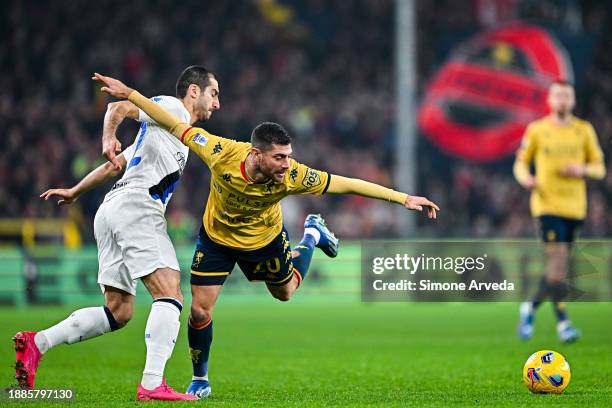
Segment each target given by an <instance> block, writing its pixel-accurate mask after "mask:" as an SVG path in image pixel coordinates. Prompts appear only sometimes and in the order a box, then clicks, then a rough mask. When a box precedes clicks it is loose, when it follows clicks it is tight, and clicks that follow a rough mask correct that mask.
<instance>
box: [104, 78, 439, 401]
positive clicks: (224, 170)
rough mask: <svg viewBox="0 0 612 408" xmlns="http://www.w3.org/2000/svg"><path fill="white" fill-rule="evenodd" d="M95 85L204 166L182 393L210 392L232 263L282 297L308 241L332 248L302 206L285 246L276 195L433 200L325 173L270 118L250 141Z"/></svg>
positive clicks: (307, 257) (300, 268) (124, 91)
mask: <svg viewBox="0 0 612 408" xmlns="http://www.w3.org/2000/svg"><path fill="white" fill-rule="evenodd" d="M94 79H96V80H99V81H101V82H103V84H104V86H103V87H102V91H104V92H107V93H109V94H111V95H113V96H115V97H117V98H120V99H127V98H129V100H130V101H132V102H133V103H134V104H136V105H137V106H138V107H139V108H141V109H142V110H143V111H145V112H146V113H147V114H148V115H149V116H150V117H151V118H153V119H154V120H155V121H156V122H157V123H159V124H160V126H163V127H165V128H166V129H168V130H170V132H171V133H172V134H173V135H174V136H176V138H178V139H180V141H181V142H182V143H184V144H185V145H186V146H188V147H189V148H190V149H191V150H193V151H194V152H195V153H196V154H197V155H198V156H199V157H200V158H201V159H202V160H203V161H204V162H205V163H206V164H207V165H208V167H209V168H210V169H211V173H212V175H211V188H210V194H209V196H208V202H207V204H206V209H205V212H204V216H203V220H202V221H203V224H202V227H201V228H200V239H199V242H198V244H197V246H196V251H195V254H194V257H193V262H192V271H191V290H192V294H193V299H192V304H191V314H190V316H189V327H188V337H189V346H190V349H191V355H192V363H193V370H194V371H193V378H192V383H191V385H190V386H189V388H188V389H187V393H190V394H194V395H196V396H198V397H199V398H204V397H207V396H209V395H210V392H211V388H210V384H209V381H208V359H209V353H210V347H211V344H212V327H213V326H212V312H213V307H214V305H215V302H216V300H217V297H218V296H219V292H220V290H221V287H222V285H223V283H224V282H225V279H226V278H227V276H228V275H229V274H230V273H231V272H232V270H233V268H234V266H235V264H236V263H238V265H239V266H240V269H241V270H242V272H243V273H244V274H245V276H246V277H247V279H249V280H251V281H263V282H265V283H266V286H267V288H268V290H269V292H270V293H271V294H272V296H273V297H275V298H276V299H279V300H281V301H287V300H289V299H290V298H291V296H292V295H293V294H294V292H295V291H296V289H297V288H298V287H299V286H300V284H301V283H302V280H303V279H305V278H306V276H307V273H308V269H309V266H310V261H311V259H312V254H313V252H314V248H315V247H318V248H320V249H321V250H323V252H324V253H325V254H326V255H327V256H329V257H332V258H333V257H335V256H336V255H337V253H338V239H337V238H336V237H335V236H334V235H333V234H332V233H331V232H330V231H329V229H328V228H327V226H326V225H325V222H324V221H323V219H322V218H321V216H320V215H315V214H310V215H308V217H306V220H305V222H304V235H303V238H302V240H301V242H300V243H299V245H298V246H297V247H296V248H295V250H294V251H291V248H290V246H289V237H288V235H287V231H286V230H285V228H284V226H283V221H282V213H281V207H280V201H281V200H282V199H283V198H284V197H286V196H288V195H295V194H317V195H320V194H324V193H326V192H328V193H335V194H356V195H361V196H365V197H371V198H377V199H381V200H386V201H389V202H394V203H397V204H400V205H403V206H405V207H406V208H407V209H410V210H417V211H423V210H424V209H426V210H427V214H428V216H429V218H436V211H437V210H439V209H438V207H437V206H436V205H435V204H434V203H432V202H431V201H429V200H428V199H426V198H424V197H414V196H412V197H411V196H408V195H407V194H405V193H402V192H398V191H394V190H391V189H388V188H385V187H382V186H379V185H377V184H374V183H369V182H366V181H363V180H359V179H351V178H346V177H342V176H337V175H331V174H329V173H327V172H324V171H319V170H314V169H311V168H309V167H307V166H305V165H303V164H300V163H298V162H296V161H295V160H293V159H292V153H293V151H292V149H291V137H290V136H289V135H288V133H287V132H286V130H285V129H284V128H283V127H282V126H280V125H278V124H276V123H271V122H265V123H262V124H260V125H258V126H257V127H256V128H255V129H254V130H253V132H252V134H251V143H243V142H236V141H234V140H231V139H226V138H223V137H219V136H215V135H212V134H210V133H208V132H207V131H205V130H204V129H201V128H194V127H191V126H189V125H188V124H187V123H185V122H184V121H182V120H180V119H179V118H176V117H175V116H174V115H172V114H169V113H168V112H166V111H165V110H164V109H163V108H162V107H161V106H159V105H156V104H154V103H152V102H151V101H150V100H148V99H147V98H145V97H143V96H142V95H140V94H139V93H138V92H136V91H134V90H133V89H131V88H128V87H127V86H125V85H124V84H123V83H121V82H120V81H118V80H116V79H113V78H109V77H105V76H102V75H99V74H95V76H94Z"/></svg>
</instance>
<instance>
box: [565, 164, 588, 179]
mask: <svg viewBox="0 0 612 408" xmlns="http://www.w3.org/2000/svg"><path fill="white" fill-rule="evenodd" d="M560 173H561V175H562V176H565V177H576V178H581V177H584V173H585V168H584V166H582V165H580V164H566V165H565V166H563V168H562V169H561V172H560Z"/></svg>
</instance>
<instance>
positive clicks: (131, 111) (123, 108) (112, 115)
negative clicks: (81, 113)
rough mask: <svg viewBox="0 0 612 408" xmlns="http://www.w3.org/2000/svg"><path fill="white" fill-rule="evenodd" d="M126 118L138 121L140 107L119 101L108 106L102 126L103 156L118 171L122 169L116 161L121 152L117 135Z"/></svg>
mask: <svg viewBox="0 0 612 408" xmlns="http://www.w3.org/2000/svg"><path fill="white" fill-rule="evenodd" d="M125 118H130V119H138V107H137V106H136V105H134V104H133V103H132V102H129V101H119V102H111V103H109V104H108V105H107V107H106V113H105V114H104V124H103V126H102V154H103V155H104V157H106V158H107V159H108V161H110V162H111V163H113V164H114V165H115V167H116V168H117V170H120V169H121V167H120V165H119V162H118V161H117V159H116V154H118V153H119V152H120V151H121V143H120V142H119V140H118V139H117V136H116V133H117V128H118V127H119V125H120V124H121V122H123V121H124V120H125Z"/></svg>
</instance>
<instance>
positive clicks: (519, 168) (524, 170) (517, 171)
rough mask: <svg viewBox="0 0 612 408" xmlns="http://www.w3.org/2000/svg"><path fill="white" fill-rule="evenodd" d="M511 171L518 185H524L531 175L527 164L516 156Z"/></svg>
mask: <svg viewBox="0 0 612 408" xmlns="http://www.w3.org/2000/svg"><path fill="white" fill-rule="evenodd" d="M512 173H513V174H514V178H515V179H516V181H518V182H519V184H520V185H525V183H526V182H527V181H528V180H529V179H530V178H531V177H532V176H531V173H530V172H529V165H528V164H527V163H526V162H525V161H524V160H521V159H520V158H518V157H517V158H516V160H515V162H514V166H513V167H512Z"/></svg>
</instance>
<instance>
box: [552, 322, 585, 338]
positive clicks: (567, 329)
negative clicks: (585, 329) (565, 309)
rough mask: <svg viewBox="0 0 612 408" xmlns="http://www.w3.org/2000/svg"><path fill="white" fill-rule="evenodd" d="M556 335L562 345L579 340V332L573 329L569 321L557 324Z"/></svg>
mask: <svg viewBox="0 0 612 408" xmlns="http://www.w3.org/2000/svg"><path fill="white" fill-rule="evenodd" d="M557 334H558V335H559V340H561V342H562V343H572V342H574V341H576V340H578V339H579V338H580V330H578V329H577V328H576V327H574V325H573V324H572V322H570V321H569V320H564V321H562V322H559V323H558V324H557Z"/></svg>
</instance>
